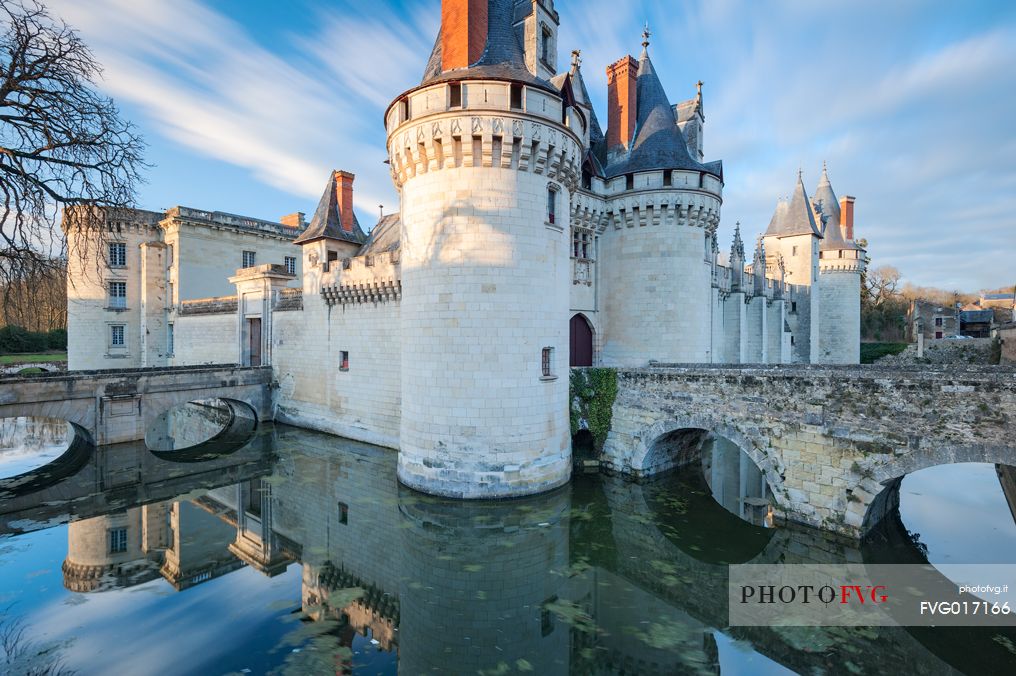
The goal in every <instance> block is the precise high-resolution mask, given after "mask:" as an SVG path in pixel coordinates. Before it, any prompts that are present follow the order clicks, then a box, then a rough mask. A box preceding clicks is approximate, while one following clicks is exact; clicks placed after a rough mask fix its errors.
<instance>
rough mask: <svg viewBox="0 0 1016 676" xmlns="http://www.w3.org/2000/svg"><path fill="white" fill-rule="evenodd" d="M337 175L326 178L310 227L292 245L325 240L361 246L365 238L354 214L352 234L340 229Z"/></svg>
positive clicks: (340, 215)
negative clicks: (326, 181)
mask: <svg viewBox="0 0 1016 676" xmlns="http://www.w3.org/2000/svg"><path fill="white" fill-rule="evenodd" d="M337 173H338V172H335V171H333V172H332V174H331V176H329V177H328V185H326V186H325V192H324V194H323V195H321V201H320V202H318V206H317V209H316V210H315V211H314V217H313V218H311V219H310V225H308V226H307V229H306V230H304V231H303V234H301V235H300V236H299V237H297V238H296V239H295V240H294V241H293V244H306V243H307V242H313V241H314V240H317V239H325V238H327V239H337V240H340V241H343V242H352V243H354V244H363V243H364V242H365V241H366V239H367V236H366V235H365V234H364V232H363V230H362V229H361V228H360V223H359V221H357V219H356V213H355V212H354V213H353V232H346V231H345V230H343V229H342V214H341V212H340V211H339V198H338V194H337V192H338V191H337V190H336V186H337V183H338V179H337V178H336V174H337Z"/></svg>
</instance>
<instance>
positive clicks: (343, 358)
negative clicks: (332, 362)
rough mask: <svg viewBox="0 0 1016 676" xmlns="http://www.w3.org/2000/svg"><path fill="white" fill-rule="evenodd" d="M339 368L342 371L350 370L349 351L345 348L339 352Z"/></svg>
mask: <svg viewBox="0 0 1016 676" xmlns="http://www.w3.org/2000/svg"><path fill="white" fill-rule="evenodd" d="M339 370H340V371H348V370H349V353H348V352H346V351H345V350H343V351H342V352H340V353H339Z"/></svg>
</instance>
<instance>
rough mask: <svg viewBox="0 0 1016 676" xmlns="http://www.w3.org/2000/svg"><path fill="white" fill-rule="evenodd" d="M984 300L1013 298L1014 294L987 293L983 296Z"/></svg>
mask: <svg viewBox="0 0 1016 676" xmlns="http://www.w3.org/2000/svg"><path fill="white" fill-rule="evenodd" d="M981 297H982V298H983V299H984V300H1012V299H1013V294H1011V293H986V294H984V295H983V296H981Z"/></svg>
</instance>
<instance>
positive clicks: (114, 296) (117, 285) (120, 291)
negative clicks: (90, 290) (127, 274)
mask: <svg viewBox="0 0 1016 676" xmlns="http://www.w3.org/2000/svg"><path fill="white" fill-rule="evenodd" d="M109 306H110V307H111V308H118V309H122V308H125V307H127V282H110V283H109Z"/></svg>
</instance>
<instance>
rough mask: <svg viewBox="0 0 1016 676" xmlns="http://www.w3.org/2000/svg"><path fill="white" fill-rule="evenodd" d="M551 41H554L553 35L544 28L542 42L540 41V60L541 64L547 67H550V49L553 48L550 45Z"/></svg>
mask: <svg viewBox="0 0 1016 676" xmlns="http://www.w3.org/2000/svg"><path fill="white" fill-rule="evenodd" d="M553 39H554V35H553V33H551V32H550V31H549V30H547V29H546V28H544V29H543V40H542V41H541V51H540V58H541V59H543V62H544V63H545V64H547V65H548V66H549V65H550V49H551V47H552V46H553V45H552V44H551V43H552V41H553Z"/></svg>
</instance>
